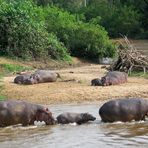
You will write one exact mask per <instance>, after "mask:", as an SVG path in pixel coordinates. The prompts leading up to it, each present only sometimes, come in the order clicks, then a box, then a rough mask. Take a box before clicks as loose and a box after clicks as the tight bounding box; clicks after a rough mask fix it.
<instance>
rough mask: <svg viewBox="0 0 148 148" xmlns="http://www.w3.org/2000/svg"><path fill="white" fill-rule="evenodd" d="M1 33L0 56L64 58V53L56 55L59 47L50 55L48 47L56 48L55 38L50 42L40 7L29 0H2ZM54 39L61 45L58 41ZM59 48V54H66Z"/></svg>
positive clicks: (0, 6)
mask: <svg viewBox="0 0 148 148" xmlns="http://www.w3.org/2000/svg"><path fill="white" fill-rule="evenodd" d="M0 34H1V36H0V48H1V50H0V55H7V56H11V57H19V58H22V59H34V60H37V59H41V58H48V57H54V58H57V57H58V59H64V58H63V56H64V55H61V56H59V54H61V51H60V50H59V49H57V52H56V53H55V54H58V55H53V54H54V51H53V52H52V55H49V54H50V52H49V49H50V50H51V49H54V48H55V47H56V46H55V45H54V43H55V40H57V39H56V38H55V39H54V40H53V41H54V43H51V40H52V39H53V38H52V37H51V36H50V35H49V33H48V32H47V31H46V29H45V18H44V13H43V9H42V8H40V7H37V6H35V5H34V4H33V3H32V2H31V1H29V0H24V1H15V0H11V1H9V2H8V3H7V2H6V1H4V0H1V5H0ZM50 38H51V39H50ZM56 42H57V44H59V45H60V44H61V43H58V42H59V41H58V40H57V41H56ZM52 45H53V47H51V46H52ZM58 48H59V47H58ZM61 48H62V50H65V52H63V53H62V54H65V56H68V53H66V50H67V49H66V48H63V46H61ZM58 51H60V53H58Z"/></svg>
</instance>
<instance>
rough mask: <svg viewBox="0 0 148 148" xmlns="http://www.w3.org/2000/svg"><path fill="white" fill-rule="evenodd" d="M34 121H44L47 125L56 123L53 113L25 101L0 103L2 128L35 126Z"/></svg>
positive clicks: (0, 124) (0, 123) (0, 125)
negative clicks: (20, 125) (18, 125)
mask: <svg viewBox="0 0 148 148" xmlns="http://www.w3.org/2000/svg"><path fill="white" fill-rule="evenodd" d="M34 121H44V122H45V123H46V125H52V124H54V123H55V122H54V118H53V117H52V113H51V112H50V111H49V110H48V108H45V107H43V106H41V105H37V104H31V103H27V102H25V101H1V102H0V127H5V126H9V125H15V124H22V125H23V126H26V125H33V124H34Z"/></svg>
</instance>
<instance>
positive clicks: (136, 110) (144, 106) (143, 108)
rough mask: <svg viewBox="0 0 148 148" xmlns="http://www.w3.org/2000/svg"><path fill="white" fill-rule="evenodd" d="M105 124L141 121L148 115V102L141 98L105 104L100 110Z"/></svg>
mask: <svg viewBox="0 0 148 148" xmlns="http://www.w3.org/2000/svg"><path fill="white" fill-rule="evenodd" d="M99 114H100V116H101V119H102V121H103V122H115V121H122V122H127V121H132V120H135V121H139V120H145V116H147V115H148V100H145V99H141V98H130V99H127V98H125V99H117V100H111V101H108V102H106V103H105V104H103V106H102V107H101V108H100V109H99Z"/></svg>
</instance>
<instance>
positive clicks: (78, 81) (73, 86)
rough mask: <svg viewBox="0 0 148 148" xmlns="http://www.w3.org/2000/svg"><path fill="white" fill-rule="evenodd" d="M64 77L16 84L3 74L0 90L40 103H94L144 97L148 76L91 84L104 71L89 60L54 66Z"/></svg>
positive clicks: (13, 97) (6, 93) (12, 78)
mask: <svg viewBox="0 0 148 148" xmlns="http://www.w3.org/2000/svg"><path fill="white" fill-rule="evenodd" d="M56 71H57V72H58V73H60V75H61V77H62V78H63V79H64V80H71V81H67V82H62V80H60V79H58V81H57V82H54V83H40V84H35V85H18V84H14V83H13V80H14V78H15V76H16V75H14V76H11V77H10V76H9V77H4V79H3V81H4V87H5V90H4V92H3V93H4V94H5V95H7V97H8V98H10V99H21V100H27V101H29V102H35V103H41V104H60V103H66V104H68V103H82V102H83V103H84V102H85V103H90V102H91V103H94V102H96V101H105V100H107V99H113V98H122V97H142V98H148V79H145V78H136V77H130V78H128V83H125V84H120V85H115V86H107V87H102V86H91V80H92V79H93V78H97V77H102V76H103V75H104V74H105V73H106V72H107V71H106V70H105V69H101V65H97V64H89V65H85V66H84V65H83V66H81V67H75V68H65V69H61V70H56Z"/></svg>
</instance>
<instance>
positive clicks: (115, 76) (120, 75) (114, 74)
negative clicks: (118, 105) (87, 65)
mask: <svg viewBox="0 0 148 148" xmlns="http://www.w3.org/2000/svg"><path fill="white" fill-rule="evenodd" d="M127 76H128V75H127V73H125V72H120V71H110V72H108V73H107V74H106V75H105V76H104V77H102V78H101V82H102V85H103V86H109V85H117V84H121V83H125V82H127Z"/></svg>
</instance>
